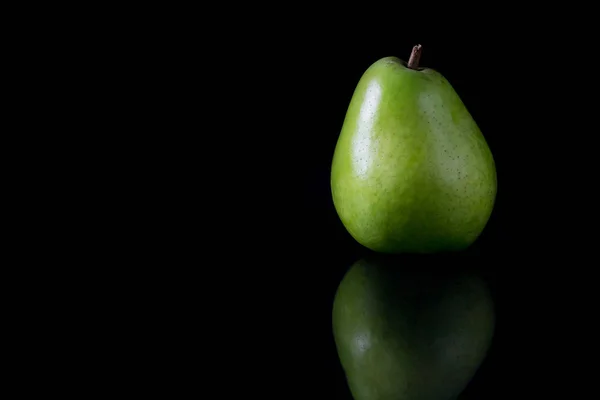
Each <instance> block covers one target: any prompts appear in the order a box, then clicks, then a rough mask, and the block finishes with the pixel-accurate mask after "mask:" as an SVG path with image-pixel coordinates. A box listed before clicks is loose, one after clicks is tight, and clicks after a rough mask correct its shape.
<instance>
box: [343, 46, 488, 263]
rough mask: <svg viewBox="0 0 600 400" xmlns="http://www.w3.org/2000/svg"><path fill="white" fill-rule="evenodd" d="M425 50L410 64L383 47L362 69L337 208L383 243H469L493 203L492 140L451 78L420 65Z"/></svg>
mask: <svg viewBox="0 0 600 400" xmlns="http://www.w3.org/2000/svg"><path fill="white" fill-rule="evenodd" d="M419 51H420V46H415V49H414V50H413V55H417V56H411V59H409V63H408V64H407V63H406V62H404V61H403V60H401V59H399V58H396V57H386V58H382V59H380V60H378V61H376V62H375V63H374V64H372V65H371V66H370V67H369V68H368V69H367V70H366V71H365V73H364V74H363V76H362V77H361V79H360V81H359V82H358V85H357V87H356V89H355V91H354V94H353V96H352V99H351V101H350V104H349V107H348V110H347V113H346V117H345V119H344V122H343V126H342V130H341V132H340V135H339V138H338V141H337V144H336V147H335V151H334V154H333V160H332V166H331V193H332V196H333V203H334V206H335V209H336V211H337V213H338V215H339V217H340V219H341V221H342V223H343V225H344V226H345V227H346V229H347V230H348V232H349V233H350V235H352V237H354V239H355V240H356V241H358V242H359V243H360V244H362V245H363V246H365V247H367V248H369V249H371V250H373V251H376V252H381V253H436V252H450V251H459V250H464V249H466V248H467V247H469V246H470V245H471V244H472V243H473V242H474V241H475V240H476V239H477V238H478V237H479V236H480V234H481V232H482V231H483V229H484V228H485V226H486V225H487V222H488V220H489V218H490V216H491V213H492V210H493V207H494V203H495V198H496V190H497V180H496V168H495V163H494V159H493V156H492V153H491V150H490V148H489V146H488V144H487V142H486V140H485V138H484V136H483V135H482V133H481V131H480V129H479V127H478V125H477V124H476V123H475V121H474V120H473V118H472V116H471V114H470V113H469V111H468V110H467V108H466V107H465V105H464V104H463V102H462V100H461V99H460V97H459V96H458V94H457V93H456V92H455V90H454V89H453V87H452V86H451V85H450V83H449V82H448V81H447V80H446V79H445V78H444V77H443V76H442V75H441V74H440V73H439V72H437V71H435V70H433V69H430V68H418V67H415V65H414V64H415V61H414V59H415V58H418V54H420V53H419ZM411 61H412V64H413V65H411V67H409V66H408V65H409V64H410V63H411Z"/></svg>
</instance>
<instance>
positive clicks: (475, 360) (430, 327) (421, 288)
mask: <svg viewBox="0 0 600 400" xmlns="http://www.w3.org/2000/svg"><path fill="white" fill-rule="evenodd" d="M417 260H418V258H416V259H413V260H412V261H417ZM410 261H411V260H410V259H407V260H406V261H400V259H399V258H397V257H395V258H393V257H390V256H383V255H372V256H371V257H369V258H367V259H362V260H360V261H358V262H356V263H355V264H354V265H353V266H352V267H351V268H350V270H349V271H348V272H347V273H346V275H345V276H344V278H343V280H342V282H341V283H340V285H339V287H338V290H337V293H336V297H335V301H334V305H333V331H334V337H335V342H336V346H337V351H338V355H339V358H340V362H341V364H342V367H343V369H344V371H345V374H346V378H347V382H348V385H349V388H350V390H351V392H352V395H353V397H354V399H355V400H384V399H385V400H388V399H396V400H417V399H418V400H421V399H427V400H450V399H454V398H456V397H457V396H458V395H459V394H460V393H461V392H462V391H463V390H464V389H465V387H466V386H467V384H468V383H469V381H470V380H471V379H472V377H473V376H474V374H475V372H476V371H477V369H478V368H479V366H480V364H481V363H482V361H483V360H484V358H485V355H486V353H487V350H488V348H489V346H490V344H491V340H492V336H493V330H494V310H493V302H492V298H491V295H490V292H489V290H488V287H487V285H486V284H485V282H484V280H483V279H481V278H480V277H479V276H478V275H477V274H476V273H474V272H465V271H463V272H455V273H452V272H445V273H440V271H432V270H428V269H427V267H426V266H425V267H423V266H422V265H419V266H415V267H416V268H411V265H410Z"/></svg>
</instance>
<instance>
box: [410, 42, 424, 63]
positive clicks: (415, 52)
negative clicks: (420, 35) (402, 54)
mask: <svg viewBox="0 0 600 400" xmlns="http://www.w3.org/2000/svg"><path fill="white" fill-rule="evenodd" d="M420 59H421V45H420V44H418V45H416V46H414V47H413V49H412V52H411V53H410V58H409V59H408V68H410V69H417V68H419V60H420Z"/></svg>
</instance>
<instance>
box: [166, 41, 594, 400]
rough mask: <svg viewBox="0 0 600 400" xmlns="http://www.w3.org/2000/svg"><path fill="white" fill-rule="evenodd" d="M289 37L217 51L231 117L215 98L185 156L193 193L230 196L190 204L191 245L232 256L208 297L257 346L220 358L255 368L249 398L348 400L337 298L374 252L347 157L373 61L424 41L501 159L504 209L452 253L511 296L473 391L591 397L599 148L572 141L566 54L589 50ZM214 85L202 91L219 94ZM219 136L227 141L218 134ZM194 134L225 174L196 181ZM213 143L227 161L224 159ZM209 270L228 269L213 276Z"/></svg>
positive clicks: (539, 44) (222, 262)
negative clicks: (354, 267) (588, 224)
mask: <svg viewBox="0 0 600 400" xmlns="http://www.w3.org/2000/svg"><path fill="white" fill-rule="evenodd" d="M282 32H284V33H282V35H281V37H277V36H274V35H272V34H270V33H265V35H264V36H263V35H259V36H258V37H255V36H251V37H250V38H247V40H245V39H243V38H242V39H241V42H237V41H236V42H235V46H236V48H240V49H244V52H242V51H240V52H239V53H236V52H231V53H229V52H225V54H223V55H221V56H220V57H219V58H216V59H214V60H216V61H212V64H211V65H210V67H209V68H211V71H212V70H213V69H214V71H215V72H214V73H212V74H210V75H208V77H207V78H204V80H202V81H201V82H200V83H199V87H200V88H202V87H203V85H210V87H211V88H212V87H215V88H216V89H217V90H216V91H215V92H216V93H217V94H218V95H217V96H218V97H216V98H217V99H218V100H219V101H218V108H219V109H221V110H223V111H224V112H223V113H222V114H221V113H218V114H216V115H214V116H211V115H209V114H206V113H205V112H206V109H204V108H202V106H199V109H200V111H201V112H202V113H201V114H200V116H199V117H198V118H200V119H199V120H198V121H197V122H196V123H197V124H198V125H199V126H200V127H201V130H200V132H202V133H198V136H201V139H200V141H199V142H196V141H191V140H190V141H189V143H188V144H193V145H192V147H191V149H190V148H188V149H186V150H183V151H185V152H187V151H189V152H191V153H193V154H191V155H190V157H189V160H193V161H190V164H187V163H184V164H183V166H182V167H181V169H184V168H187V169H188V171H190V172H188V173H187V174H185V175H184V176H185V177H186V179H187V181H186V182H199V183H196V186H199V187H201V189H197V190H199V191H200V193H201V194H199V193H198V192H197V191H196V187H194V188H193V189H192V188H189V187H188V189H187V190H189V192H187V191H186V192H184V193H194V196H192V197H191V198H193V199H194V201H197V202H198V204H200V202H201V201H206V198H210V199H211V200H212V201H213V202H214V203H215V204H216V205H215V206H211V207H212V208H207V207H206V206H205V205H203V206H202V207H196V208H195V207H193V206H192V209H195V212H194V213H193V214H192V215H194V218H196V219H192V221H194V223H189V224H191V225H193V226H197V228H196V229H197V232H198V233H197V234H198V236H192V238H193V239H194V240H195V241H194V240H191V239H190V238H189V237H188V236H185V238H184V239H183V240H182V242H181V243H179V244H178V248H186V246H189V248H195V247H194V246H204V245H206V244H207V243H210V245H209V247H210V246H214V247H212V248H211V252H212V253H214V252H217V253H216V254H218V256H217V258H216V260H217V261H212V258H211V257H212V256H211V253H208V254H207V255H202V256H200V255H198V258H199V260H200V265H203V267H202V269H201V272H200V275H201V276H202V277H203V279H205V280H206V281H205V282H206V283H205V284H206V285H208V286H207V291H206V295H207V296H208V298H209V300H208V303H207V307H208V308H209V309H210V310H212V312H213V313H214V315H215V316H216V317H215V318H217V319H218V321H220V322H219V325H218V326H219V329H218V330H217V331H216V332H213V333H214V334H216V335H217V336H219V338H220V339H224V342H225V345H224V348H222V349H221V351H227V352H229V351H232V354H233V355H232V357H234V359H238V358H240V359H241V361H239V363H240V365H239V367H238V366H236V367H235V368H232V367H231V366H229V367H228V366H227V365H231V364H227V362H226V361H221V362H220V363H219V365H221V363H222V365H223V367H222V368H223V370H220V371H224V372H225V373H226V374H229V373H231V374H232V376H233V378H231V379H233V381H237V380H238V379H240V376H244V377H245V378H247V382H248V385H249V386H248V387H247V386H244V385H241V384H240V386H239V387H243V388H244V389H243V390H244V391H247V392H249V393H253V392H256V391H265V392H267V393H273V394H274V395H281V396H284V397H288V398H296V397H297V398H307V397H311V398H312V397H321V396H322V397H327V398H335V399H349V398H350V397H349V392H348V389H347V386H346V383H345V380H344V376H343V373H342V370H341V366H340V364H339V362H338V359H337V355H336V352H335V346H334V343H333V338H332V332H331V306H332V301H333V296H334V294H335V290H336V288H337V285H338V284H339V282H340V280H341V278H342V277H343V274H344V272H345V271H346V270H347V268H348V267H349V266H350V265H351V264H352V263H353V262H354V261H356V260H357V259H358V258H360V257H361V256H362V255H364V254H365V249H363V248H362V247H361V246H360V245H358V244H357V243H356V242H355V241H353V240H352V239H351V237H350V236H349V234H348V233H347V232H346V231H345V229H344V228H343V226H342V225H341V223H340V221H339V219H338V217H337V215H336V213H335V210H334V208H333V204H332V201H331V195H330V187H329V174H330V165H331V158H332V155H333V151H334V147H335V143H336V140H337V137H338V135H339V132H340V129H341V126H342V123H343V119H344V116H345V112H346V109H347V106H348V104H349V101H350V98H351V96H352V93H353V91H354V88H355V86H356V84H357V82H358V80H359V79H360V77H361V75H362V73H363V72H364V71H365V70H366V69H367V68H368V66H369V65H370V64H372V63H373V62H375V61H376V60H377V59H379V58H381V57H385V56H390V55H395V56H398V57H400V58H404V59H407V58H408V55H409V54H410V51H411V48H412V46H413V45H415V44H417V43H420V44H421V45H422V46H423V54H422V58H421V65H423V66H427V67H432V68H435V69H437V70H438V71H440V72H441V73H442V74H443V75H444V76H446V78H447V79H448V80H449V81H450V82H451V84H452V85H453V86H454V88H455V90H456V91H457V93H458V94H459V95H460V96H461V98H462V99H463V101H464V102H465V104H466V106H467V108H468V109H469V110H470V112H471V114H472V115H473V117H474V119H475V120H476V121H477V123H478V124H479V126H480V128H481V130H482V132H483V133H484V135H485V137H486V140H487V141H488V144H489V146H490V148H491V150H492V152H493V154H494V157H495V161H496V166H497V171H498V196H497V201H496V206H495V209H494V212H493V215H492V217H491V219H490V221H489V224H488V226H487V227H486V229H485V231H484V233H483V234H482V236H481V237H480V239H479V240H478V241H477V242H476V243H475V244H474V245H473V246H472V248H470V249H469V250H468V251H466V252H465V253H464V254H461V255H459V256H457V257H453V258H451V259H444V260H443V261H442V262H446V263H448V264H449V267H450V266H451V265H457V264H461V263H462V264H464V263H469V264H470V265H475V266H477V268H479V269H480V270H481V271H482V272H483V273H484V275H485V276H486V279H487V280H488V283H489V284H490V287H491V288H492V291H493V294H494V299H495V302H496V307H497V310H496V311H497V330H496V336H495V340H494V343H493V345H492V348H491V349H490V354H489V357H488V358H487V359H486V361H485V363H484V364H483V365H482V367H481V369H480V370H479V372H478V373H477V376H476V377H475V379H474V380H473V381H472V383H471V384H470V385H469V387H468V389H467V390H466V392H465V393H464V396H465V399H475V398H477V399H486V398H491V397H493V396H498V395H501V396H506V397H510V396H513V395H515V393H518V394H519V395H539V394H540V393H541V392H544V391H546V390H550V391H551V392H558V391H559V390H563V389H564V390H566V391H567V392H566V393H569V394H570V393H575V392H576V390H578V388H579V387H580V386H579V385H578V384H576V383H575V382H580V381H581V379H579V378H578V376H579V375H578V374H580V373H581V370H580V369H577V368H572V367H569V366H571V365H581V364H580V363H579V361H575V360H576V355H578V354H580V350H576V348H577V349H579V347H577V346H578V345H580V344H581V343H585V340H584V339H582V338H580V337H579V335H582V332H586V331H587V330H586V329H584V328H580V326H581V325H582V324H585V323H586V321H587V320H586V319H585V318H583V319H582V318H580V317H579V316H580V315H581V314H582V315H586V313H587V312H588V311H586V310H587V308H586V307H585V305H586V304H587V303H586V300H584V299H583V298H582V297H586V296H587V295H588V293H589V292H587V291H586V290H583V289H582V287H583V283H584V282H583V281H584V279H582V276H581V274H583V273H585V268H586V267H585V265H589V262H590V261H586V257H587V253H586V255H584V252H583V251H582V250H584V249H586V245H585V243H587V242H588V241H589V239H588V238H590V237H591V236H589V235H586V234H583V233H582V231H581V229H580V228H579V223H580V222H581V221H582V218H586V215H589V213H587V212H586V211H585V210H586V209H587V210H590V208H587V207H586V204H588V202H589V201H590V199H591V197H590V192H589V186H588V185H587V184H585V183H584V184H581V183H580V182H586V179H587V178H584V177H583V175H584V173H585V172H586V171H589V164H588V163H589V161H590V160H589V159H588V158H586V157H581V154H582V152H583V151H584V150H585V149H584V147H585V144H584V143H582V142H581V141H580V140H578V139H573V135H576V132H577V131H578V130H580V129H581V125H583V123H582V121H581V119H580V118H579V117H578V116H579V115H581V114H582V113H583V110H582V107H584V106H583V105H581V104H580V103H579V102H574V101H573V99H576V98H577V96H573V92H574V90H577V89H578V86H577V85H571V84H570V83H569V80H568V79H562V78H561V76H562V75H561V74H562V72H561V71H563V70H564V67H563V66H561V61H560V60H561V58H565V57H567V56H568V54H569V53H570V52H571V51H573V45H572V44H571V43H569V42H568V41H566V40H565V41H561V40H560V39H556V41H552V42H549V41H548V37H547V36H545V35H546V33H545V32H544V33H540V32H536V31H531V32H532V33H530V34H529V36H522V35H521V37H520V39H521V40H517V39H516V38H513V37H507V36H498V35H496V34H494V35H491V34H490V35H483V34H482V35H483V37H481V38H479V37H477V35H475V34H470V35H469V34H467V35H464V36H456V35H454V36H445V35H438V36H436V37H435V39H432V38H431V36H429V37H425V36H423V35H418V34H413V35H411V34H401V33H400V32H399V33H398V34H395V35H388V36H386V39H385V40H379V39H378V40H371V39H370V37H369V35H365V34H361V33H359V32H353V31H345V32H340V33H339V34H325V33H323V34H319V31H316V32H313V34H311V35H308V34H306V35H299V34H298V35H296V34H293V33H289V34H288V33H287V31H285V30H284V31H282ZM246 50H247V51H246ZM223 66H225V67H223ZM212 95H213V94H212V92H211V94H210V95H208V94H203V92H202V91H200V92H199V93H198V96H199V98H201V99H205V100H207V101H210V102H212V103H215V100H214V98H212V97H210V96H212ZM193 112H196V110H193ZM208 121H211V122H214V124H213V125H209V122H208ZM206 136H208V137H209V138H210V140H214V139H215V138H216V141H215V143H217V144H214V145H213V142H212V141H209V142H206V143H204V142H203V140H204V139H205V138H206ZM232 141H234V142H232ZM185 145H186V142H183V143H182V144H181V145H180V146H179V147H178V151H182V150H181V149H182V148H183V147H185ZM194 146H202V149H206V151H207V156H206V158H205V159H204V160H203V161H202V163H203V162H206V163H207V166H206V167H205V168H206V169H202V168H204V164H202V166H203V167H202V168H201V169H200V170H202V171H214V172H209V173H206V172H203V173H201V174H200V176H201V178H198V175H197V174H196V173H195V172H194V171H198V164H197V163H198V157H197V156H196V155H195V152H196V151H197V150H195V149H196V147H194ZM203 151H204V150H203ZM186 154H187V153H186ZM209 154H211V155H212V156H216V157H218V158H217V159H218V160H219V164H218V165H217V166H215V164H214V161H212V159H211V158H209ZM179 162H181V161H179ZM177 165H179V164H177ZM176 182H178V181H176ZM208 182H210V184H209V183H208ZM200 199H202V200H200ZM209 201H210V200H209ZM213 202H211V203H210V204H213ZM215 207H216V208H215ZM184 209H185V210H188V208H184ZM216 210H219V211H218V213H219V214H218V216H216V213H217V211H216ZM223 215H225V216H226V217H225V218H224V220H225V221H226V223H225V224H223ZM184 216H186V217H187V214H185V213H184ZM211 218H216V219H215V220H214V223H211V224H210V228H208V223H209V221H210V220H211ZM202 235H209V236H210V239H204V238H203V236H202ZM588 248H589V247H588ZM217 249H218V251H217ZM436 260H437V259H432V258H423V259H421V260H420V261H419V262H424V263H425V262H431V263H435V262H438V261H436ZM206 271H210V272H211V274H213V273H214V274H215V276H218V277H219V278H212V279H209V278H208V276H209V275H208V273H207V272H206ZM204 274H206V275H204ZM210 276H212V275H210ZM216 283H218V286H215V284H216ZM188 284H189V283H188ZM215 287H219V288H221V289H220V290H221V293H222V295H221V296H219V300H218V304H219V307H216V306H215V299H214V294H211V295H209V293H210V292H209V290H212V289H213V288H215ZM209 288H210V289H209ZM190 293H195V292H194V291H192V290H190ZM191 304H195V303H191ZM211 304H212V305H211ZM188 307H189V306H188ZM192 309H193V308H192ZM186 310H187V308H186ZM223 310H226V311H225V312H224V311H223ZM211 315H212V314H211ZM246 319H247V322H246ZM213 326H215V325H213ZM230 326H231V328H229V327H230ZM225 327H227V328H225ZM229 334H231V335H233V336H232V337H231V338H229V336H228V335H229ZM225 338H228V339H225ZM232 349H235V350H232ZM242 354H243V356H242ZM218 359H221V358H218ZM234 364H235V365H237V362H235V363H234ZM211 365H212V364H211ZM238 368H239V369H238ZM227 376H229V375H227ZM243 381H244V382H246V379H243ZM432 384H435V383H432ZM224 385H225V387H226V388H227V390H230V389H231V385H227V384H224ZM239 387H238V388H239Z"/></svg>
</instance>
